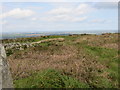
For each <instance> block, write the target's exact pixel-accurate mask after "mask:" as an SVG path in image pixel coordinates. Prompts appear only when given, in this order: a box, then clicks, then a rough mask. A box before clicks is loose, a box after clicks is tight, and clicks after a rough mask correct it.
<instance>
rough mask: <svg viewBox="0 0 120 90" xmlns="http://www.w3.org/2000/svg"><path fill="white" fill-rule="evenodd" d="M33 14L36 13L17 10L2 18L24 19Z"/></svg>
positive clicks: (3, 15)
mask: <svg viewBox="0 0 120 90" xmlns="http://www.w3.org/2000/svg"><path fill="white" fill-rule="evenodd" d="M33 14H35V12H33V11H32V10H29V9H20V8H15V9H13V10H11V11H9V12H6V13H3V14H1V15H0V18H7V17H12V18H24V17H29V16H31V15H33Z"/></svg>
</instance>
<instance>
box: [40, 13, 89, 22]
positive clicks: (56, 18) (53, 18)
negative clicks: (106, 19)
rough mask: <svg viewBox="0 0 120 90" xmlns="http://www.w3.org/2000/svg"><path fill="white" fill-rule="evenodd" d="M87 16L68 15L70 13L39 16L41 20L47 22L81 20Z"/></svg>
mask: <svg viewBox="0 0 120 90" xmlns="http://www.w3.org/2000/svg"><path fill="white" fill-rule="evenodd" d="M86 19H87V17H86V16H83V17H75V16H70V15H57V16H51V17H50V16H49V17H43V18H40V20H42V21H47V22H81V21H84V20H86Z"/></svg>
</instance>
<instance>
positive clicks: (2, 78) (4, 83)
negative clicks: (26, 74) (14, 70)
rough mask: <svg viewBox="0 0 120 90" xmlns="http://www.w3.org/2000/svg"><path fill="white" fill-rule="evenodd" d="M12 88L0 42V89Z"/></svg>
mask: <svg viewBox="0 0 120 90" xmlns="http://www.w3.org/2000/svg"><path fill="white" fill-rule="evenodd" d="M2 88H13V82H12V77H11V73H10V71H9V65H8V63H7V58H6V53H5V49H4V47H3V46H2V44H0V89H2Z"/></svg>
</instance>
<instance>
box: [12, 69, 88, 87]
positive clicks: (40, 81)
mask: <svg viewBox="0 0 120 90" xmlns="http://www.w3.org/2000/svg"><path fill="white" fill-rule="evenodd" d="M14 84H15V87H16V88H88V87H89V86H88V85H87V84H84V83H80V82H79V81H78V80H76V79H74V78H72V77H68V76H65V75H61V74H60V73H59V72H57V71H55V70H52V69H49V70H45V71H43V72H40V73H36V74H34V75H33V76H29V77H27V78H23V79H20V80H16V81H15V82H14Z"/></svg>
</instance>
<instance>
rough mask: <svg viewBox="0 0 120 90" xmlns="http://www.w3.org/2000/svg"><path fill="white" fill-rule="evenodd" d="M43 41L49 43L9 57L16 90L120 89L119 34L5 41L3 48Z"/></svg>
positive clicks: (56, 36)
mask: <svg viewBox="0 0 120 90" xmlns="http://www.w3.org/2000/svg"><path fill="white" fill-rule="evenodd" d="M51 38H52V39H54V38H64V40H63V41H57V40H54V41H50V40H48V39H51ZM41 40H46V41H45V42H42V43H37V44H36V45H35V46H31V47H28V48H24V49H23V50H17V49H15V50H14V52H12V53H8V54H7V55H8V62H9V64H10V70H11V72H12V77H13V80H14V85H15V87H16V88H119V83H118V76H119V75H118V63H119V61H118V57H119V55H118V54H119V52H120V50H119V49H118V43H119V42H120V41H119V40H118V34H117V33H113V34H111V33H106V34H101V35H95V34H78V35H52V36H42V37H40V36H39V37H28V38H18V39H5V40H3V44H7V43H16V42H19V43H28V42H29V43H32V42H38V41H41ZM47 40H48V41H47ZM6 50H8V49H6ZM10 51H11V50H9V51H8V52H10Z"/></svg>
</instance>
